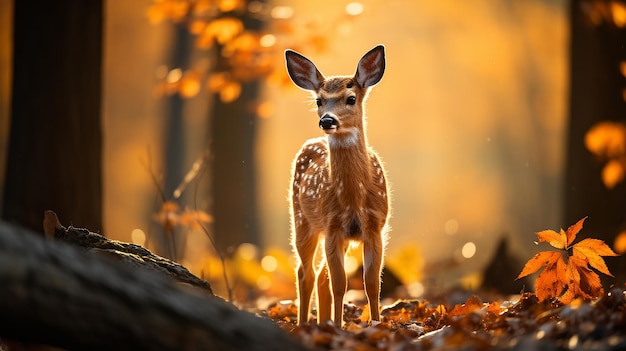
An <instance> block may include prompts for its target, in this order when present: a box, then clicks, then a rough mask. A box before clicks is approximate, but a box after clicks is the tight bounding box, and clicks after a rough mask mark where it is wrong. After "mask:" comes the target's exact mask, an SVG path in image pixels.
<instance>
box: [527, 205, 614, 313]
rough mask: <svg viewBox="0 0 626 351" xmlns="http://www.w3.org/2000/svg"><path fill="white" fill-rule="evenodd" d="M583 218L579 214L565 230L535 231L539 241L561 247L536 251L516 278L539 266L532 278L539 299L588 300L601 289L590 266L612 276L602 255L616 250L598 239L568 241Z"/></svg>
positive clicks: (568, 301) (574, 237)
mask: <svg viewBox="0 0 626 351" xmlns="http://www.w3.org/2000/svg"><path fill="white" fill-rule="evenodd" d="M586 219H587V217H585V218H582V219H581V220H579V221H578V222H577V223H576V224H574V225H572V226H570V227H569V228H567V230H566V231H564V230H563V229H561V230H560V232H559V233H557V232H555V231H553V230H544V231H540V232H538V233H537V236H538V238H539V241H540V242H547V243H549V244H550V245H551V246H553V247H555V248H557V249H559V250H562V251H560V252H558V251H542V252H539V253H538V254H536V255H535V256H533V258H531V259H530V260H528V262H526V264H525V265H524V268H522V272H521V273H520V274H519V276H518V277H517V278H516V279H520V278H523V277H525V276H527V275H530V274H533V273H535V272H537V271H539V270H540V269H541V268H543V271H541V273H540V274H539V276H538V277H537V279H536V281H535V294H536V295H537V298H538V299H539V300H540V301H544V300H547V299H550V298H558V299H559V300H560V301H561V302H562V303H565V304H567V303H570V302H571V301H573V300H574V299H576V298H579V297H580V298H583V299H586V300H591V299H594V298H597V297H599V296H600V295H602V294H603V293H604V289H603V288H602V284H601V282H600V277H599V276H598V274H597V273H595V272H594V271H593V270H592V269H591V268H594V269H596V270H598V271H599V272H601V273H604V274H606V275H610V276H612V274H611V272H610V271H609V269H608V267H607V266H606V263H605V262H604V259H603V258H602V256H617V254H616V253H615V252H613V250H611V248H610V247H609V246H608V245H606V244H605V243H604V242H603V241H602V240H598V239H589V238H587V239H583V240H581V241H580V242H578V243H577V244H574V245H572V243H573V242H574V240H575V239H576V236H577V235H578V233H579V232H580V230H581V229H582V227H583V224H584V222H585V220H586ZM570 252H571V254H570ZM564 257H565V258H567V263H566V261H565V260H564Z"/></svg>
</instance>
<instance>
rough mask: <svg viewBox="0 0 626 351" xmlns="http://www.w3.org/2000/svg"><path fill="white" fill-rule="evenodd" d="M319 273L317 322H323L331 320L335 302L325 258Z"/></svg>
mask: <svg viewBox="0 0 626 351" xmlns="http://www.w3.org/2000/svg"><path fill="white" fill-rule="evenodd" d="M319 270H320V271H319V273H318V275H317V323H319V324H321V323H324V322H326V321H327V320H330V306H331V305H332V303H333V300H332V297H331V295H330V281H329V279H328V267H327V266H326V260H325V259H323V260H322V262H321V264H320V268H319Z"/></svg>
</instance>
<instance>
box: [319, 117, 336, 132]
mask: <svg viewBox="0 0 626 351" xmlns="http://www.w3.org/2000/svg"><path fill="white" fill-rule="evenodd" d="M320 128H322V129H324V130H328V129H335V128H337V120H336V119H335V118H334V117H331V116H329V115H324V116H322V118H320Z"/></svg>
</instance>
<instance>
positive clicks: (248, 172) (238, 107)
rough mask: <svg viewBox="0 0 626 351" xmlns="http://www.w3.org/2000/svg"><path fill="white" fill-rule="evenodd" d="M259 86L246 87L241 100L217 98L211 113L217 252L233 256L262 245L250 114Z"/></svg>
mask: <svg viewBox="0 0 626 351" xmlns="http://www.w3.org/2000/svg"><path fill="white" fill-rule="evenodd" d="M257 85H258V84H244V86H243V90H242V94H241V96H240V97H239V100H238V101H236V102H233V103H230V104H224V103H222V102H221V101H218V100H219V99H218V98H216V102H215V107H214V108H213V112H212V115H213V117H212V131H213V144H212V146H213V149H212V150H213V153H214V160H213V167H212V172H213V177H212V182H213V184H212V189H213V190H212V191H213V203H214V209H213V215H214V217H215V224H214V233H215V241H216V243H217V246H218V249H219V250H220V251H221V252H223V253H226V252H231V250H232V249H233V248H234V247H236V246H237V245H239V244H241V243H245V242H249V243H254V244H259V238H258V236H259V234H258V223H257V212H256V204H257V201H256V178H255V172H256V169H255V167H256V166H255V155H254V146H255V139H256V125H257V123H256V118H257V116H256V115H255V114H254V113H252V112H250V111H249V107H250V105H252V103H253V101H254V99H255V98H256V96H257V94H258V86H257Z"/></svg>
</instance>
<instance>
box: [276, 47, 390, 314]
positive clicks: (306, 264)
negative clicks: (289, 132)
mask: <svg viewBox="0 0 626 351" xmlns="http://www.w3.org/2000/svg"><path fill="white" fill-rule="evenodd" d="M377 49H378V50H380V52H374V50H377ZM372 53H373V54H372ZM370 54H372V55H384V54H383V52H382V47H377V48H375V49H373V50H372V51H370V52H369V53H368V54H366V56H364V57H363V58H362V59H361V61H360V63H359V69H361V67H362V63H363V62H365V63H370V64H372V63H371V62H369V61H365V60H366V59H369V60H370V61H371V60H373V59H378V60H383V61H382V68H383V69H384V56H382V57H380V56H376V57H374V58H372V57H371V56H368V55H370ZM287 62H288V69H289V72H290V76H291V77H292V79H293V80H294V82H296V84H298V85H299V86H301V87H304V88H306V89H309V87H312V89H309V90H313V91H314V92H315V94H316V97H317V98H318V99H320V100H321V105H322V106H321V107H319V108H318V114H319V116H320V117H323V116H325V115H332V116H333V117H334V118H335V119H336V120H337V121H338V128H337V130H336V132H334V133H332V134H329V135H328V137H321V138H316V139H311V140H308V141H307V142H305V143H304V145H303V146H302V148H301V150H300V152H299V153H298V154H297V156H296V158H295V159H294V163H293V172H292V174H293V177H292V186H291V189H290V200H291V215H292V243H293V246H294V248H295V250H296V252H297V254H298V257H299V259H300V262H299V266H298V270H297V280H298V298H299V308H298V323H304V322H306V321H307V320H308V315H309V306H310V299H311V295H312V291H313V288H314V286H315V282H316V278H315V275H316V271H315V268H314V256H315V252H316V250H317V248H318V246H320V245H321V246H322V250H321V251H322V252H323V260H322V264H321V266H320V268H319V270H318V272H317V275H318V277H317V298H318V302H317V306H318V322H320V323H321V322H323V321H325V320H329V319H331V318H332V320H333V321H334V322H335V323H336V324H338V325H341V323H342V315H343V296H344V294H345V291H346V275H345V270H344V265H343V264H344V262H343V259H344V255H345V253H346V250H347V249H348V246H349V245H350V242H351V241H360V242H362V243H363V264H364V274H363V278H364V283H365V290H366V294H367V297H368V302H369V305H370V317H371V319H372V320H378V319H379V318H380V315H379V299H380V275H381V270H382V261H383V254H384V246H385V236H386V224H387V217H388V214H389V205H388V190H387V183H386V180H385V172H384V170H383V168H382V165H381V163H380V161H379V160H378V157H377V155H376V153H375V152H374V151H373V150H372V149H371V148H369V147H368V145H367V140H366V138H365V128H364V117H363V109H364V102H365V98H366V96H367V89H368V88H369V86H367V85H366V86H365V87H364V88H362V87H361V85H363V84H362V82H363V81H365V82H366V83H368V82H367V81H366V80H365V79H363V80H362V82H359V80H357V76H358V75H359V74H360V75H361V77H363V75H365V74H369V75H372V74H378V75H379V76H380V77H382V72H378V71H376V70H375V69H376V68H380V67H379V66H380V65H381V63H380V62H378V61H377V62H374V63H376V64H378V65H379V66H376V67H374V69H371V68H370V67H365V68H366V69H365V70H363V69H361V71H359V70H357V75H355V77H330V78H324V77H323V75H321V73H319V71H317V69H316V68H315V66H314V65H313V64H312V63H311V62H310V61H308V59H306V58H304V57H303V56H301V55H299V54H295V53H294V54H289V53H288V54H287ZM371 71H373V72H371ZM311 77H313V78H311ZM380 77H374V78H372V79H371V80H372V81H374V83H371V81H370V82H369V83H368V84H370V85H373V84H375V83H376V82H378V80H379V79H380ZM375 78H377V79H375ZM348 87H349V88H348ZM351 96H353V97H355V98H356V103H355V104H348V103H346V101H347V99H348V98H349V97H351ZM329 278H330V280H329ZM331 306H333V307H334V308H331ZM331 311H332V313H331Z"/></svg>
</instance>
